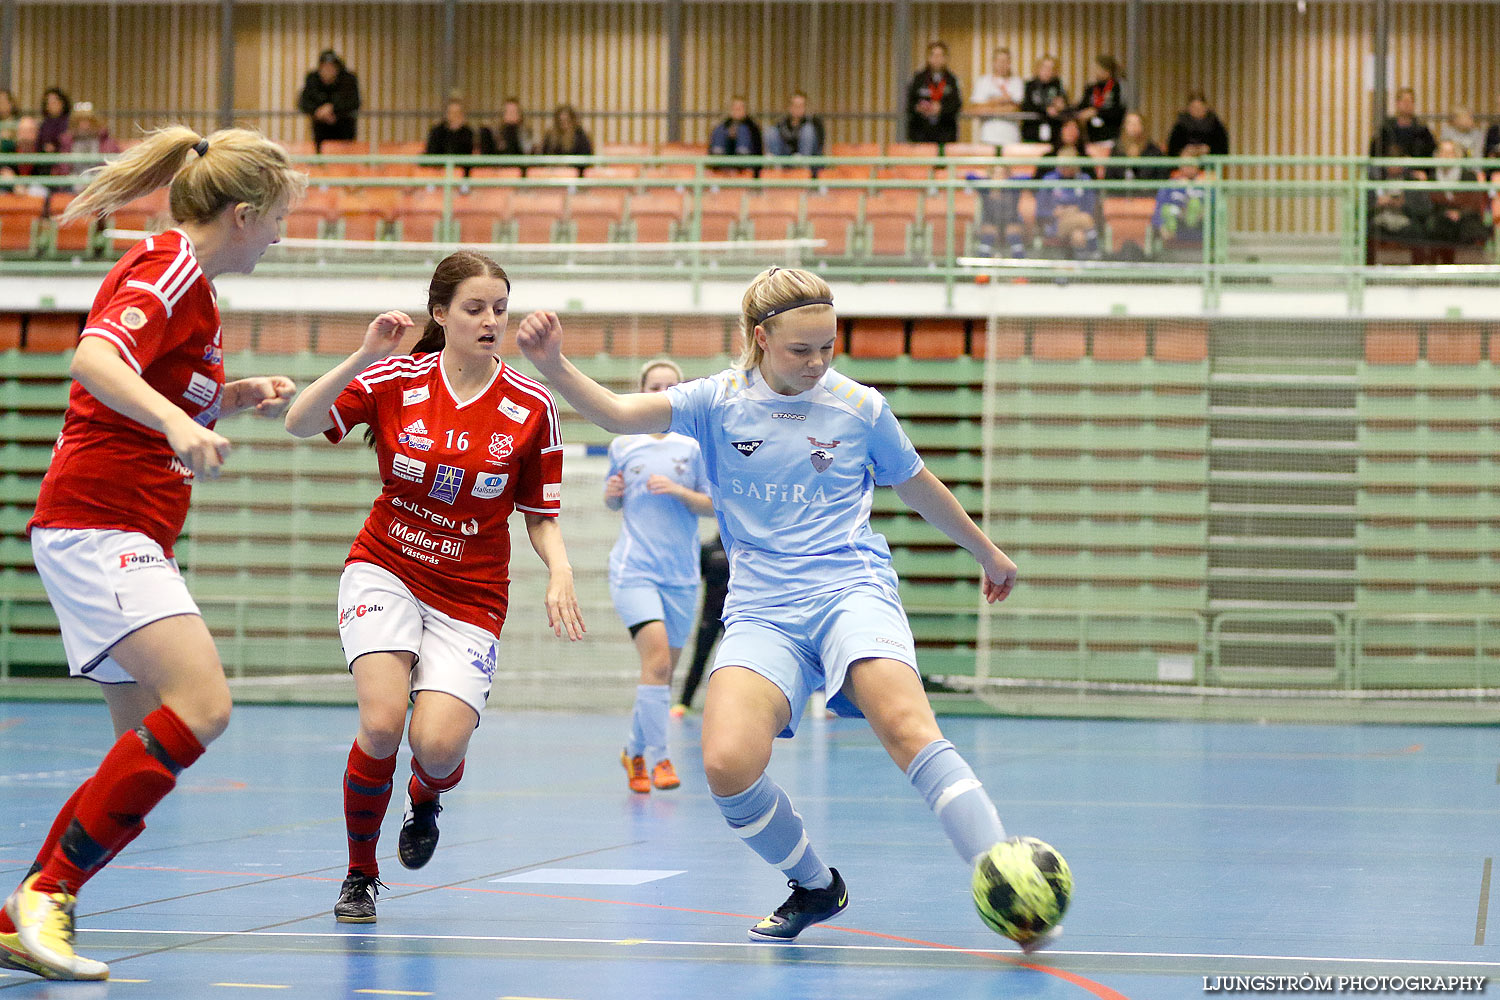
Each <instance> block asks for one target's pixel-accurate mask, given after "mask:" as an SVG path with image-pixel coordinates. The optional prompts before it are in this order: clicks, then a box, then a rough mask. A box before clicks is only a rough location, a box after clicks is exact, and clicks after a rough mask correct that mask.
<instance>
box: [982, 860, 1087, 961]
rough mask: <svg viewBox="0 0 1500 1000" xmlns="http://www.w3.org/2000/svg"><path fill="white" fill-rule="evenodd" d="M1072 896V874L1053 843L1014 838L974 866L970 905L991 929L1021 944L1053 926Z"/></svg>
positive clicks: (1035, 938) (1059, 919) (1030, 941)
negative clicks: (972, 893) (972, 892)
mask: <svg viewBox="0 0 1500 1000" xmlns="http://www.w3.org/2000/svg"><path fill="white" fill-rule="evenodd" d="M1072 896H1073V873H1072V872H1071V871H1069V870H1068V863H1067V862H1066V861H1064V860H1063V856H1062V855H1061V854H1059V853H1058V852H1057V850H1056V848H1054V847H1053V846H1052V845H1051V844H1046V843H1043V842H1042V841H1040V840H1037V839H1036V838H1035V837H1012V838H1010V839H1009V840H1002V841H1000V843H998V844H996V845H995V846H994V847H991V848H990V849H989V850H988V851H987V852H986V853H985V854H984V855H983V856H982V857H980V859H979V860H978V861H977V862H975V864H974V906H975V907H976V908H977V909H978V910H979V916H980V918H981V919H982V920H983V921H984V922H985V923H986V924H989V926H990V928H991V929H992V930H994V931H995V932H997V933H999V934H1003V935H1005V936H1006V937H1008V938H1010V939H1011V940H1012V941H1015V942H1016V943H1018V944H1020V945H1021V946H1022V947H1025V946H1026V945H1028V944H1031V943H1032V942H1034V941H1036V940H1037V939H1038V938H1040V937H1041V936H1042V935H1044V934H1046V933H1047V932H1048V931H1050V930H1051V929H1052V928H1054V927H1056V926H1057V925H1058V924H1059V923H1060V922H1061V921H1062V918H1063V914H1064V913H1065V912H1067V909H1068V900H1069V899H1071V898H1072Z"/></svg>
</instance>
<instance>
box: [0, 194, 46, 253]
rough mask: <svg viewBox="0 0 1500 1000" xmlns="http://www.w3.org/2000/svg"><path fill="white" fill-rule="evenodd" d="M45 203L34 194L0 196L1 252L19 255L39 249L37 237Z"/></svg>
mask: <svg viewBox="0 0 1500 1000" xmlns="http://www.w3.org/2000/svg"><path fill="white" fill-rule="evenodd" d="M43 201H44V199H43V198H41V197H40V196H39V195H34V194H0V251H5V252H7V253H17V252H28V251H33V250H37V249H39V247H38V246H37V244H36V239H35V237H36V230H37V227H38V224H39V223H40V221H41V218H42V204H43Z"/></svg>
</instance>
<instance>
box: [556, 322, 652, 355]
mask: <svg viewBox="0 0 1500 1000" xmlns="http://www.w3.org/2000/svg"><path fill="white" fill-rule="evenodd" d="M616 323H617V325H616V326H615V327H614V329H612V330H611V331H610V334H609V353H610V354H611V355H613V356H614V357H617V358H654V357H656V356H658V355H661V354H665V353H666V351H667V332H666V331H665V330H663V329H662V327H661V324H660V322H659V321H658V322H657V323H643V322H641V321H639V320H623V319H622V320H616ZM569 336H571V334H569Z"/></svg>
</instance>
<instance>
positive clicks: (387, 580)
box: [339, 562, 499, 726]
mask: <svg viewBox="0 0 1500 1000" xmlns="http://www.w3.org/2000/svg"><path fill="white" fill-rule="evenodd" d="M339 641H340V642H342V643H343V644H344V658H345V659H346V660H348V662H349V666H350V669H353V667H354V661H355V660H357V659H359V658H360V657H361V656H364V655H365V654H366V653H384V652H392V651H404V652H408V653H412V654H414V655H415V656H416V658H417V659H416V664H415V666H413V667H412V672H411V692H412V694H413V695H415V694H416V693H417V692H418V691H442V692H443V693H444V694H451V695H452V696H453V697H455V698H457V699H458V700H459V701H461V702H463V703H464V704H466V705H468V706H469V707H470V708H472V709H473V710H474V713H475V714H476V715H478V714H481V713H483V712H484V703H485V701H486V700H488V699H489V696H490V682H491V681H492V680H494V677H495V663H496V657H497V654H498V648H499V645H498V642H497V640H496V639H495V637H494V635H493V634H491V633H490V632H489V631H487V630H485V629H482V628H480V627H479V626H478V625H471V624H469V623H468V622H461V621H459V620H458V619H457V618H453V617H450V616H448V615H445V614H443V613H442V612H441V611H439V610H437V609H436V608H434V607H431V606H429V605H427V604H424V603H422V602H421V601H420V600H418V599H417V598H416V596H415V595H413V594H412V592H411V591H410V590H408V589H407V586H406V584H404V583H402V582H401V578H400V577H398V576H396V574H394V573H392V572H390V571H389V570H386V569H382V568H381V567H379V566H376V565H375V564H374V563H367V562H356V563H350V564H349V565H348V566H345V567H344V575H343V576H341V577H340V578H339ZM475 725H476V726H477V725H478V723H477V722H476V723H475Z"/></svg>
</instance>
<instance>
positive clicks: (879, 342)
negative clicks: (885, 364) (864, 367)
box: [849, 316, 906, 358]
mask: <svg viewBox="0 0 1500 1000" xmlns="http://www.w3.org/2000/svg"><path fill="white" fill-rule="evenodd" d="M905 353H906V321H905V320H902V319H891V318H887V317H881V316H869V317H860V318H859V319H856V320H855V321H854V325H853V327H852V328H851V329H850V331H849V356H850V357H851V358H899V357H900V356H901V355H903V354H905Z"/></svg>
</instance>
